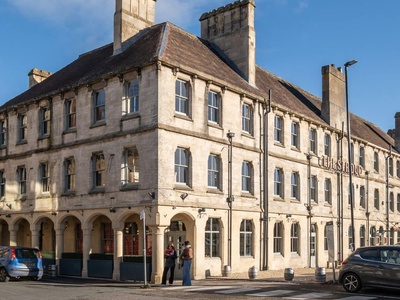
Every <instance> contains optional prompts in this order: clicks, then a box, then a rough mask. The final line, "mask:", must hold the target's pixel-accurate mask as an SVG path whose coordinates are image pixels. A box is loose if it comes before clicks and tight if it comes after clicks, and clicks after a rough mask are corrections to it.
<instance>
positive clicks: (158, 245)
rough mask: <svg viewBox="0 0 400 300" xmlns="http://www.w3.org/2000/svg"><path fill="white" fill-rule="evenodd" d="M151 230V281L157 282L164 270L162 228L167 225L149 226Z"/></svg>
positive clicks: (159, 280)
mask: <svg viewBox="0 0 400 300" xmlns="http://www.w3.org/2000/svg"><path fill="white" fill-rule="evenodd" d="M149 228H151V232H152V240H153V253H152V265H153V266H152V272H151V274H152V276H151V280H152V282H154V283H156V284H159V283H161V280H162V273H163V270H164V230H165V228H167V226H159V225H155V226H149Z"/></svg>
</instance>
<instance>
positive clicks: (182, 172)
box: [175, 148, 190, 186]
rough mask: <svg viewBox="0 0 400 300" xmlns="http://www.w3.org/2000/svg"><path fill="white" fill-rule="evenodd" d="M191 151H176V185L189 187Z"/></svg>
mask: <svg viewBox="0 0 400 300" xmlns="http://www.w3.org/2000/svg"><path fill="white" fill-rule="evenodd" d="M189 159H190V155H189V151H188V150H187V149H184V148H177V149H176V151H175V178H176V183H179V184H185V185H187V186H189V171H190V170H189Z"/></svg>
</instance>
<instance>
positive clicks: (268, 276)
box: [205, 268, 339, 283]
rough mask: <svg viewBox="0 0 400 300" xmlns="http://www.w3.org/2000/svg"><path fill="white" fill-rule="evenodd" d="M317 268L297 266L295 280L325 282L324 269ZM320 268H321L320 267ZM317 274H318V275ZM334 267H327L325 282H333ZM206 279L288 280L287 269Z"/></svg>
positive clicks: (294, 270)
mask: <svg viewBox="0 0 400 300" xmlns="http://www.w3.org/2000/svg"><path fill="white" fill-rule="evenodd" d="M316 269H317V268H297V269H293V274H294V277H293V280H291V281H294V282H305V281H306V282H319V283H323V282H324V281H323V276H321V275H322V273H323V270H317V272H316ZM319 269H320V268H319ZM335 271H336V276H335V279H336V280H338V271H339V270H338V269H336V270H335ZM316 274H317V275H316ZM333 277H334V276H333V269H326V268H325V278H326V280H325V282H327V283H329V282H333V279H334V278H333ZM205 280H254V281H256V280H262V281H287V280H286V279H285V270H284V269H283V270H267V271H258V274H257V276H256V278H255V279H249V274H248V272H243V273H232V274H230V275H229V276H226V277H224V276H210V277H208V278H207V279H205Z"/></svg>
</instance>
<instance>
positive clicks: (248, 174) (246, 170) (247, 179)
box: [242, 161, 253, 193]
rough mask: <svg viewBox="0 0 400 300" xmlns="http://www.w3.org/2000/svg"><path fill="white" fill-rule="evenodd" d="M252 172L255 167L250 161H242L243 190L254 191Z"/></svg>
mask: <svg viewBox="0 0 400 300" xmlns="http://www.w3.org/2000/svg"><path fill="white" fill-rule="evenodd" d="M252 173H253V168H252V165H251V163H250V162H248V161H244V162H243V163H242V191H243V192H247V193H251V192H252V186H251V184H252Z"/></svg>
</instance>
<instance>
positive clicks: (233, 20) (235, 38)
mask: <svg viewBox="0 0 400 300" xmlns="http://www.w3.org/2000/svg"><path fill="white" fill-rule="evenodd" d="M255 7H256V5H255V2H254V0H239V1H236V2H234V3H231V4H228V5H226V6H223V7H220V8H218V9H215V10H213V11H211V12H208V13H204V14H203V15H202V16H201V17H200V22H201V37H202V38H203V39H206V40H209V41H211V42H214V43H215V44H216V45H217V46H218V47H219V48H220V49H221V50H222V51H224V53H225V54H226V55H227V56H228V57H229V59H230V60H231V61H232V62H233V63H235V64H236V66H237V67H238V68H239V70H240V71H241V72H242V74H241V75H242V76H243V77H244V78H245V79H246V80H247V81H248V82H249V83H250V84H252V85H255V78H256V45H255V41H256V33H255V30H254V9H255Z"/></svg>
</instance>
